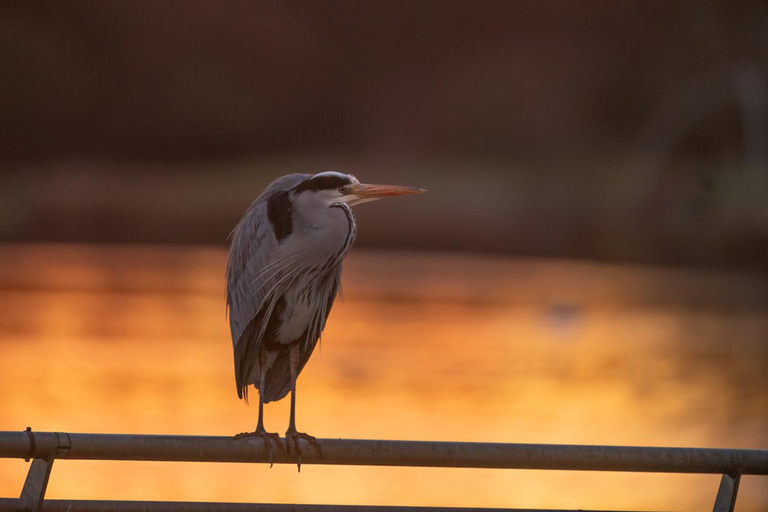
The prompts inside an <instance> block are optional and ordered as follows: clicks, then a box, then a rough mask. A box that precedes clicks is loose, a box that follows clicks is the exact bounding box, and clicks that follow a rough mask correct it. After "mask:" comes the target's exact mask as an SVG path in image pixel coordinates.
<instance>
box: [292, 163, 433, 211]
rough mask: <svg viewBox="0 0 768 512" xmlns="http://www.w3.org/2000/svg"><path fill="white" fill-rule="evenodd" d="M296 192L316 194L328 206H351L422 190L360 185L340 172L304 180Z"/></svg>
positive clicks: (393, 186)
mask: <svg viewBox="0 0 768 512" xmlns="http://www.w3.org/2000/svg"><path fill="white" fill-rule="evenodd" d="M294 190H295V192H296V193H299V194H302V193H314V194H316V195H317V197H318V199H321V200H322V201H323V202H324V203H326V205H327V206H331V205H332V204H337V203H347V204H349V205H350V206H354V205H356V204H362V203H367V202H369V201H375V200H377V199H381V198H382V197H388V196H402V195H407V194H421V193H422V192H426V190H424V189H422V188H414V187H401V186H398V185H371V184H366V183H360V181H358V179H357V178H355V177H354V176H352V175H351V174H343V173H340V172H333V171H327V172H321V173H319V174H315V175H314V176H312V177H311V178H309V179H307V180H304V181H303V182H301V183H300V184H299V185H297V186H296V187H295V189H294Z"/></svg>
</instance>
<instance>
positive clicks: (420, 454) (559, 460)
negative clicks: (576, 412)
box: [0, 429, 768, 512]
mask: <svg viewBox="0 0 768 512" xmlns="http://www.w3.org/2000/svg"><path fill="white" fill-rule="evenodd" d="M319 442H320V444H321V446H322V454H319V453H317V452H316V450H314V449H313V448H312V447H310V446H307V447H306V448H305V449H304V450H303V451H302V460H301V463H302V464H341V465H358V466H416V467H443V468H446V467H447V468H491V469H550V470H574V471H634V472H649V473H709V474H721V475H722V478H721V481H720V488H719V490H718V493H717V498H716V501H715V506H714V511H715V512H726V511H730V512H732V511H733V508H734V504H735V502H736V494H737V491H738V487H739V480H740V478H741V475H768V450H728V449H711V448H649V447H634V446H578V445H541V444H499V443H451V442H431V441H378V440H362V439H360V440H357V439H320V440H319ZM0 457H1V458H23V459H25V460H31V461H32V464H31V466H30V468H29V472H28V474H27V479H26V481H25V482H24V487H23V489H22V492H21V496H20V497H19V498H0V510H11V511H39V510H42V511H59V510H62V511H64V510H66V511H69V512H79V511H88V512H96V511H120V512H133V511H154V510H169V511H189V512H198V511H200V512H202V511H206V512H207V511H219V510H233V511H242V512H245V511H248V512H250V511H269V512H277V511H300V512H316V511H322V512H330V511H341V512H347V511H348V512H378V511H383V510H395V511H398V512H410V511H421V512H424V511H432V512H436V511H449V510H452V511H460V510H464V511H466V510H469V509H465V508H434V507H432V508H429V507H377V506H337V505H279V504H235V503H195V502H148V501H142V502H135V501H93V500H92V501H88V500H48V499H45V489H46V486H47V483H48V477H49V476H50V473H51V469H52V466H53V461H54V460H56V459H80V460H134V461H135V460H143V461H184V462H264V463H270V462H274V463H275V464H296V463H297V462H298V461H297V460H296V458H295V457H294V456H290V455H287V454H285V453H282V452H280V451H277V450H273V453H272V457H273V458H272V460H270V458H271V456H270V453H269V452H268V451H267V450H266V447H265V446H264V442H263V440H261V439H260V438H246V439H239V440H235V439H233V438H232V437H204V436H160V435H117V434H69V433H62V432H32V431H30V430H29V429H27V431H21V432H0ZM471 510H495V511H500V510H503V509H471ZM517 512H521V511H520V510H519V509H518V510H517Z"/></svg>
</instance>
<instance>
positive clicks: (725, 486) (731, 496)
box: [713, 474, 741, 512]
mask: <svg viewBox="0 0 768 512" xmlns="http://www.w3.org/2000/svg"><path fill="white" fill-rule="evenodd" d="M740 480H741V475H738V474H737V475H723V477H722V478H721V479H720V488H719V489H718V490H717V498H715V508H714V509H713V512H733V509H734V507H735V506H736V495H737V494H738V492H739V481H740Z"/></svg>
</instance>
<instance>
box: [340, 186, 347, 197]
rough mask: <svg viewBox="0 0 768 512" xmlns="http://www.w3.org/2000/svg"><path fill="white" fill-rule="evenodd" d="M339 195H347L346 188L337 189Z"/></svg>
mask: <svg viewBox="0 0 768 512" xmlns="http://www.w3.org/2000/svg"><path fill="white" fill-rule="evenodd" d="M339 193H340V194H341V195H344V194H346V193H347V187H341V188H340V189H339Z"/></svg>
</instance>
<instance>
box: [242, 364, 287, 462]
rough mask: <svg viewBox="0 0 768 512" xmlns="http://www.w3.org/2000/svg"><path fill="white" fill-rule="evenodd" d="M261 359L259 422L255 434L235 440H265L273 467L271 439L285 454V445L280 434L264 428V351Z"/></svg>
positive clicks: (247, 433) (265, 375)
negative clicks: (247, 438) (248, 438)
mask: <svg viewBox="0 0 768 512" xmlns="http://www.w3.org/2000/svg"><path fill="white" fill-rule="evenodd" d="M259 359H260V363H261V364H260V368H261V372H260V375H259V421H258V423H257V424H256V430H255V431H253V432H243V433H242V434H237V435H236V436H235V439H242V438H244V437H260V438H261V439H263V440H264V446H266V447H267V452H268V453H269V465H270V467H272V464H273V461H274V458H273V456H272V443H270V442H269V441H270V439H271V440H272V441H274V442H275V444H277V448H278V449H279V450H280V451H281V452H283V451H284V450H283V444H282V443H281V442H280V434H278V433H276V432H267V430H266V429H265V428H264V398H263V396H262V391H263V390H264V386H265V385H266V379H267V370H268V368H267V361H266V354H265V352H264V351H262V353H261V357H260V358H259Z"/></svg>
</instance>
